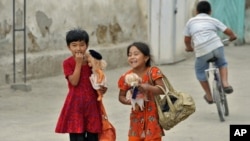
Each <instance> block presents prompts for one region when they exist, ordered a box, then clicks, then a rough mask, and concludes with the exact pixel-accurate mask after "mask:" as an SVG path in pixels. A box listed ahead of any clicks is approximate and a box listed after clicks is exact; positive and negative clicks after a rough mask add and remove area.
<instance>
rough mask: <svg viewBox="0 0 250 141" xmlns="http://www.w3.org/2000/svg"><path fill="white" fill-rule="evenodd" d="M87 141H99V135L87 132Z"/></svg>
mask: <svg viewBox="0 0 250 141" xmlns="http://www.w3.org/2000/svg"><path fill="white" fill-rule="evenodd" d="M87 141H98V133H90V132H87Z"/></svg>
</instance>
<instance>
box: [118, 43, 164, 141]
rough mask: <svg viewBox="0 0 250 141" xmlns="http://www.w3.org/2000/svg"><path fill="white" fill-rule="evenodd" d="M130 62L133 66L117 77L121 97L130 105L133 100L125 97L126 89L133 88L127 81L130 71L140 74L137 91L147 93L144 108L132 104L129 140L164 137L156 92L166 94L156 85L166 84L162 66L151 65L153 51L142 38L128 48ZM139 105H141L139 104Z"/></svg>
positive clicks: (140, 140) (139, 140)
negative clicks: (155, 96) (151, 80)
mask: <svg viewBox="0 0 250 141" xmlns="http://www.w3.org/2000/svg"><path fill="white" fill-rule="evenodd" d="M127 56H128V63H129V65H130V66H131V69H130V70H128V71H127V72H125V73H124V74H123V75H122V76H121V77H120V79H119V80H118V87H119V89H120V92H119V101H120V102H121V103H122V104H124V105H131V100H130V99H127V98H126V93H127V91H129V90H130V89H131V88H130V86H129V85H128V84H127V83H126V82H125V77H126V75H127V74H130V73H136V74H137V75H138V76H139V77H140V78H141V80H142V81H141V83H140V84H139V85H138V86H137V87H138V91H139V92H140V93H142V94H144V95H145V97H147V101H144V110H140V108H135V109H137V110H133V109H132V108H131V113H130V127H129V132H128V136H129V137H128V141H161V140H162V136H163V135H164V131H163V128H162V127H161V126H160V124H159V123H158V119H159V116H158V113H157V107H156V103H155V101H154V95H159V94H163V92H162V90H161V89H160V88H159V87H157V86H155V85H160V86H162V87H164V84H163V81H162V79H161V78H162V77H163V74H162V73H161V71H160V69H159V68H157V67H153V68H152V70H151V73H149V70H150V67H151V55H150V49H149V46H148V45H147V44H145V43H142V42H135V43H133V44H131V45H129V46H128V48H127ZM149 75H150V76H151V78H152V79H153V81H154V85H153V84H152V85H151V84H150V81H149V78H150V77H149ZM137 106H138V105H137Z"/></svg>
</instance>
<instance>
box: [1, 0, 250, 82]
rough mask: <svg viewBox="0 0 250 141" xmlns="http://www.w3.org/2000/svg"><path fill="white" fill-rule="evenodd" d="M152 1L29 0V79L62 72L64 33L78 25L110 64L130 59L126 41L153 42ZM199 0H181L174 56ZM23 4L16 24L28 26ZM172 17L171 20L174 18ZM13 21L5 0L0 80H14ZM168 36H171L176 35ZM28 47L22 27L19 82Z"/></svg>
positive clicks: (10, 2) (17, 48) (178, 54)
mask: <svg viewBox="0 0 250 141" xmlns="http://www.w3.org/2000/svg"><path fill="white" fill-rule="evenodd" d="M149 1H154V0H126V1H125V0H84V1H83V0H74V1H72V0H64V1H61V0H39V1H38V0H33V1H30V0H26V29H27V34H26V37H27V39H26V41H27V45H26V47H27V61H26V63H27V65H26V67H27V75H26V79H28V80H29V79H36V78H41V77H48V76H53V75H58V74H62V69H61V63H62V60H63V59H64V58H65V57H67V56H68V55H70V54H69V51H68V49H67V47H66V43H65V34H66V32H67V31H68V30H69V29H72V28H74V27H82V28H84V29H86V31H87V32H88V33H89V35H90V48H95V49H97V50H99V51H101V52H102V54H103V56H104V59H105V60H107V62H108V67H107V69H114V68H116V67H122V66H125V65H127V62H126V53H125V52H126V47H127V45H128V44H130V43H131V42H133V41H145V42H150V40H149V36H148V33H149V26H150V25H149V17H150V15H149V11H148V8H149V7H150V6H149V5H148V2H149ZM162 1H163V0H162ZM197 1H198V0H195V1H194V0H185V1H183V2H180V1H177V5H178V6H180V7H178V17H177V19H176V24H177V25H176V37H178V38H176V48H172V49H175V57H177V58H175V57H173V58H172V61H170V62H175V61H176V60H179V59H182V58H185V57H186V55H185V52H184V51H183V47H184V46H183V41H182V28H183V26H184V23H183V22H186V21H185V20H187V19H189V18H190V17H191V16H192V13H194V12H193V11H194V10H193V9H194V3H195V2H197ZM249 1H250V0H246V2H247V5H246V8H247V9H248V10H247V12H246V26H245V27H246V30H245V31H246V35H245V37H246V38H245V40H246V41H247V42H248V43H249V42H250V41H249V39H250V38H249V33H250V30H249V29H250V28H249V22H248V21H249V19H250V15H249ZM184 3H185V4H186V7H185V5H184ZM23 5H24V0H15V7H16V10H15V14H16V19H15V23H16V24H15V25H16V27H17V28H23V21H24V20H23V14H24V10H23ZM183 5H184V6H183ZM183 7H185V9H184V8H183ZM163 12H164V10H163ZM181 14H183V15H181ZM169 22H170V23H172V21H169ZM12 23H13V0H1V1H0V59H1V62H0V86H1V85H5V84H10V83H12V82H13V76H14V74H13V48H12V46H13V40H12V35H13V34H12V31H13V24H12ZM171 27H172V26H171ZM171 27H170V28H171ZM168 28H169V27H168ZM161 38H163V37H161ZM164 38H167V39H169V38H171V39H172V37H171V36H169V37H164ZM23 48H24V46H23V33H22V32H17V33H16V46H15V51H16V60H15V64H16V72H15V74H16V82H17V83H19V82H23V79H24V53H23ZM152 48H153V52H155V51H157V50H156V48H159V47H158V46H153V47H152ZM170 52H171V51H170ZM162 53H163V52H162ZM155 57H157V56H155ZM170 59H171V58H170Z"/></svg>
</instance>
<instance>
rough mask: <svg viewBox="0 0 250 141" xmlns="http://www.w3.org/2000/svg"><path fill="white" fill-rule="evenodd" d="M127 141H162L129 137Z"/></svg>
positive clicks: (160, 140) (159, 139)
mask: <svg viewBox="0 0 250 141" xmlns="http://www.w3.org/2000/svg"><path fill="white" fill-rule="evenodd" d="M128 140H129V141H162V139H161V138H157V139H152V140H146V139H141V138H139V137H129V138H128Z"/></svg>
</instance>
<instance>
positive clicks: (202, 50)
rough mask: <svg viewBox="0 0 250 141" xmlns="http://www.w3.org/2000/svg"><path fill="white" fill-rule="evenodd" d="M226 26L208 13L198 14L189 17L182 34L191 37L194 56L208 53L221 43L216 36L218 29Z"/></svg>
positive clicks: (221, 29)
mask: <svg viewBox="0 0 250 141" xmlns="http://www.w3.org/2000/svg"><path fill="white" fill-rule="evenodd" d="M226 29H227V26H226V25H225V24H223V23H222V22H221V21H219V20H217V19H215V18H213V17H211V16H210V15H208V14H204V13H202V14H198V15H196V16H195V17H193V18H191V19H189V21H188V22H187V24H186V27H185V29H184V35H185V36H189V37H192V42H193V47H194V50H195V56H196V57H200V56H203V55H206V54H208V53H209V52H211V51H213V50H214V49H216V48H219V47H222V46H223V43H222V41H221V39H220V37H219V36H218V34H217V32H218V31H221V32H223V31H225V30H226Z"/></svg>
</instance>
